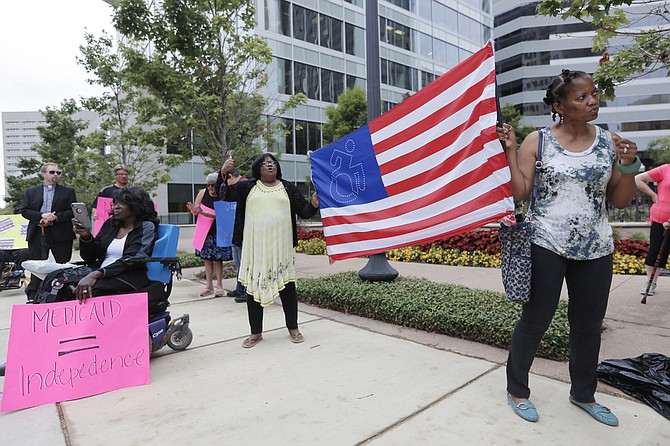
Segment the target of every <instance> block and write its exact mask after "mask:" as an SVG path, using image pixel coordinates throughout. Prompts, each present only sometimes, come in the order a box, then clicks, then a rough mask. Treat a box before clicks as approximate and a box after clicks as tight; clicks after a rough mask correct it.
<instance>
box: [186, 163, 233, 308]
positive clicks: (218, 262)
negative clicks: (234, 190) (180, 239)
mask: <svg viewBox="0 0 670 446" xmlns="http://www.w3.org/2000/svg"><path fill="white" fill-rule="evenodd" d="M217 177H218V174H217V173H210V174H209V175H207V179H206V181H207V188H206V189H202V190H201V191H200V192H198V195H197V196H196V197H195V204H194V203H191V202H190V201H189V202H188V203H186V207H187V208H188V210H189V211H190V212H191V213H192V214H193V215H198V216H200V215H202V216H204V217H210V218H214V217H215V216H214V214H210V213H208V212H205V211H203V210H202V208H201V207H200V205H201V204H202V205H204V206H207V207H208V208H210V209H214V202H215V201H219V200H221V199H220V198H219V196H218V194H217V188H216V179H217ZM195 253H196V255H198V256H199V257H200V258H201V259H203V260H204V261H205V281H206V285H205V289H204V290H203V291H202V292H201V293H200V295H201V296H203V297H204V296H209V295H210V294H212V293H214V296H216V297H223V295H224V294H225V291H224V290H223V283H222V282H221V281H222V279H223V261H224V260H230V259H231V258H232V249H231V248H222V247H220V246H216V222H213V223H212V226H211V227H210V228H209V232H208V233H207V238H205V244H204V245H203V246H202V250H200V251H198V250H196V251H195ZM214 273H216V291H214V285H213V275H214Z"/></svg>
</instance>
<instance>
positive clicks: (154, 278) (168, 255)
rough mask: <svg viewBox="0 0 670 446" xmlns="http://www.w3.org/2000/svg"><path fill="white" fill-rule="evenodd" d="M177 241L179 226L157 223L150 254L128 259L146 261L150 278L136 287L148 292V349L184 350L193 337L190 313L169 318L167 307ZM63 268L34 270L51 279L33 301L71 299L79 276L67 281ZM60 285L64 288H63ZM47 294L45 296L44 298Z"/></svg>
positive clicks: (175, 272)
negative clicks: (147, 281)
mask: <svg viewBox="0 0 670 446" xmlns="http://www.w3.org/2000/svg"><path fill="white" fill-rule="evenodd" d="M178 243H179V226H177V225H170V224H160V225H158V239H157V240H156V243H155V244H154V249H153V252H152V254H151V257H149V258H145V259H130V260H129V261H130V262H136V263H146V265H147V278H148V279H149V280H150V281H151V284H150V285H149V286H148V287H146V288H144V289H141V290H138V291H137V292H138V293H142V292H146V293H147V296H148V310H149V311H148V312H149V339H150V342H151V353H153V352H156V351H158V350H159V349H161V348H163V347H164V346H165V345H168V346H169V347H170V348H172V349H173V350H184V349H185V348H187V347H188V346H189V345H190V344H191V341H192V340H193V333H192V332H191V329H190V328H189V322H190V318H189V315H188V314H184V315H183V316H180V317H178V318H175V319H172V318H171V317H170V312H169V311H167V308H168V306H169V305H170V302H169V300H168V299H169V297H170V294H171V292H172V281H173V280H174V277H175V276H176V278H177V280H180V279H181V264H180V263H179V258H178V257H176V254H177V245H178ZM31 263H32V262H26V264H25V267H26V269H27V270H28V271H31V272H33V271H32V270H31V266H32V265H31ZM70 266H74V265H70ZM66 271H68V270H66V269H61V270H55V271H53V272H52V273H51V274H50V275H49V276H43V275H40V274H37V276H38V277H39V278H40V279H42V280H44V281H45V283H46V282H48V281H50V282H51V283H50V284H49V285H48V288H47V289H48V291H40V293H39V294H38V295H37V297H36V298H35V301H34V302H35V303H45V302H54V301H58V300H68V299H72V298H73V295H74V293H73V292H74V288H75V285H76V283H77V282H78V281H79V279H80V278H81V277H76V278H75V279H70V281H69V282H68V277H67V275H64V274H63V272H66ZM69 271H74V274H73V275H74V276H77V275H78V274H83V275H86V274H87V273H86V272H85V271H84V272H81V271H82V270H81V269H77V268H75V269H69ZM75 281H76V282H75ZM73 283H74V284H73ZM63 287H65V288H67V289H66V290H63ZM46 294H48V296H47V297H46V298H45V295H46ZM63 296H65V297H63Z"/></svg>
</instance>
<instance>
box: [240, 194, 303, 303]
mask: <svg viewBox="0 0 670 446" xmlns="http://www.w3.org/2000/svg"><path fill="white" fill-rule="evenodd" d="M243 240H244V241H243V242H242V258H241V259H240V274H239V281H240V282H241V283H242V285H244V286H245V287H246V288H247V293H248V294H251V295H252V296H253V297H254V300H255V301H256V302H259V303H260V304H261V306H263V307H267V306H268V305H271V304H272V303H273V302H274V300H275V298H277V297H278V296H279V291H281V290H283V289H284V287H285V286H286V284H287V283H288V282H295V281H296V277H297V275H296V270H295V248H294V247H293V232H292V223H291V202H290V200H289V197H288V194H287V193H286V189H285V188H284V185H283V184H281V183H279V184H277V185H276V186H272V187H268V186H265V185H263V183H261V182H260V181H258V182H257V183H256V185H255V186H254V187H253V189H251V191H250V192H249V196H248V198H247V204H246V213H245V218H244V234H243Z"/></svg>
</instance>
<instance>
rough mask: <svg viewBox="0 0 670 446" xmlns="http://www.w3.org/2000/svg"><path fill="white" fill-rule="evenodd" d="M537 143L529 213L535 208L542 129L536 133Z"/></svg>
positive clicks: (542, 142)
mask: <svg viewBox="0 0 670 446" xmlns="http://www.w3.org/2000/svg"><path fill="white" fill-rule="evenodd" d="M538 136H539V138H538V141H537V160H536V161H535V178H534V179H533V195H532V196H531V198H530V206H529V207H528V212H529V213H530V212H531V211H532V210H533V208H534V207H535V197H537V183H539V181H540V170H542V147H543V146H544V129H540V131H539V132H538Z"/></svg>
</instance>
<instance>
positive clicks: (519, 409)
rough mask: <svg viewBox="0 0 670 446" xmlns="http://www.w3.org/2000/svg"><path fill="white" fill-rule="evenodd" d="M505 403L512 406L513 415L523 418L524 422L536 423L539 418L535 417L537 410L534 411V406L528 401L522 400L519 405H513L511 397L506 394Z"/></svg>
mask: <svg viewBox="0 0 670 446" xmlns="http://www.w3.org/2000/svg"><path fill="white" fill-rule="evenodd" d="M507 402H508V403H509V405H510V406H512V410H514V413H515V414H517V415H518V416H520V417H521V418H523V419H524V420H526V421H531V422H533V423H534V422H536V421H537V420H538V419H539V417H538V416H537V410H535V405H533V403H531V402H530V400H523V401H521V402H520V403H515V402H514V400H513V399H512V395H510V394H509V393H508V394H507Z"/></svg>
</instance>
